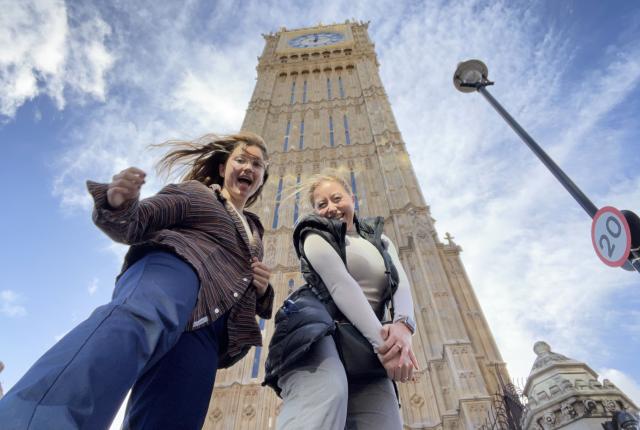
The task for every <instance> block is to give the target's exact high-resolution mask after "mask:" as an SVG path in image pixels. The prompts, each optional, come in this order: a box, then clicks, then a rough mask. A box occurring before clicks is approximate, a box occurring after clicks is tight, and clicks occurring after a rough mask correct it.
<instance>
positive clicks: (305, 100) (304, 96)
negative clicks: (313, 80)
mask: <svg viewBox="0 0 640 430" xmlns="http://www.w3.org/2000/svg"><path fill="white" fill-rule="evenodd" d="M306 102H307V80H306V79H305V80H304V83H303V84H302V103H306Z"/></svg>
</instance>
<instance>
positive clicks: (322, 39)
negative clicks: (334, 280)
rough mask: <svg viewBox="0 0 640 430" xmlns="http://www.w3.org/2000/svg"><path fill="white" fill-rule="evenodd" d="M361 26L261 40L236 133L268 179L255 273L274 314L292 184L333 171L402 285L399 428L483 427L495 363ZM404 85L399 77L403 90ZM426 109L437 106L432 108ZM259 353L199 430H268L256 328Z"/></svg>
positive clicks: (454, 249)
mask: <svg viewBox="0 0 640 430" xmlns="http://www.w3.org/2000/svg"><path fill="white" fill-rule="evenodd" d="M367 27H368V23H363V22H353V21H347V22H345V23H344V24H335V25H328V26H321V25H319V26H316V27H310V28H304V29H297V30H286V29H284V28H282V29H281V30H280V31H278V32H276V33H272V34H268V35H264V38H265V40H266V43H265V47H264V51H263V52H262V55H261V56H260V57H259V61H258V67H257V70H258V77H257V82H256V86H255V90H254V92H253V95H252V97H251V101H250V103H249V107H248V109H247V114H246V117H245V120H244V123H243V129H245V130H250V131H254V132H256V133H258V134H260V135H262V136H263V137H264V138H265V140H266V142H267V144H268V146H269V151H270V175H271V177H270V179H269V183H268V184H267V185H266V186H265V189H264V192H263V195H262V198H261V200H260V201H259V202H258V203H257V204H256V206H254V207H253V208H252V210H253V211H255V212H256V213H257V214H258V215H260V217H261V218H262V220H263V224H264V225H265V228H266V233H265V237H264V244H265V261H266V264H268V265H269V266H270V267H272V270H273V272H272V273H273V275H272V284H273V285H274V287H275V290H276V300H275V306H279V305H281V304H282V302H283V300H284V298H285V297H286V296H287V295H288V294H289V292H290V291H292V290H293V289H294V288H296V287H297V286H299V285H301V284H302V277H301V275H300V273H299V271H298V269H299V266H298V260H297V258H296V256H295V252H294V250H293V246H292V241H291V236H292V231H293V225H294V223H295V221H296V220H297V218H298V217H299V216H300V215H301V214H304V213H306V212H308V211H309V210H310V207H309V203H308V202H307V201H306V200H307V199H306V196H299V195H295V194H294V195H290V194H291V191H288V190H294V189H295V185H296V183H298V182H299V181H301V180H304V179H305V178H306V177H308V176H310V175H312V174H314V173H318V172H319V171H321V170H322V169H323V168H326V167H332V168H337V169H339V170H342V171H343V172H344V173H345V176H346V177H347V178H350V181H351V185H352V187H353V190H354V192H355V194H356V197H357V205H356V209H357V211H358V213H359V214H360V215H361V216H369V215H381V216H384V218H385V234H386V235H387V236H389V237H390V238H391V239H392V240H393V241H394V243H395V244H396V247H397V248H398V250H399V253H400V257H401V259H402V263H403V266H404V268H405V271H406V272H407V275H408V276H409V279H410V281H411V285H412V292H413V297H414V303H415V315H416V321H417V325H418V331H417V334H416V335H415V336H414V349H415V352H416V356H417V358H418V361H419V362H420V365H421V367H422V371H421V372H420V373H421V374H420V378H419V380H418V381H417V382H414V383H407V384H400V397H401V403H402V413H403V416H404V422H405V428H411V429H442V430H454V429H474V428H476V427H477V426H478V425H480V424H481V423H482V422H483V421H484V419H485V418H486V416H487V412H488V410H489V408H490V406H491V396H492V394H494V393H496V392H498V391H499V382H498V381H499V378H498V377H497V372H499V373H500V374H501V377H502V380H505V381H508V380H509V378H508V375H507V372H506V368H505V363H504V362H503V361H502V358H501V356H500V352H499V351H498V348H497V346H496V343H495V341H494V339H493V336H492V335H491V332H490V330H489V327H488V325H487V322H486V319H485V317H484V315H483V313H482V310H481V308H480V304H479V303H478V300H477V298H476V295H475V294H474V291H473V288H472V286H471V283H470V281H469V279H468V277H467V275H466V273H465V270H464V268H463V266H462V262H461V260H460V257H459V253H460V251H461V248H460V247H459V246H458V245H456V244H455V243H454V242H453V240H452V238H451V236H450V235H448V234H447V239H446V242H445V243H443V242H441V241H440V239H439V238H438V235H437V233H436V230H435V228H434V222H435V221H434V219H433V218H431V215H430V211H429V206H427V205H426V203H425V200H424V198H423V196H422V193H421V191H420V188H419V186H418V181H417V179H416V176H415V173H414V171H413V168H412V166H411V162H410V160H409V155H408V154H407V151H406V148H405V144H404V142H403V140H402V136H401V134H400V131H399V130H398V126H397V124H396V121H395V119H394V116H393V113H392V111H391V106H390V104H389V99H388V97H387V94H386V93H385V90H384V87H383V85H382V82H381V80H380V75H379V72H378V67H379V63H378V60H377V56H376V53H375V51H374V44H373V42H372V41H371V39H370V38H369V35H368V31H367ZM401 78H402V77H398V79H401ZM434 102H436V101H435V100H434ZM260 325H261V327H262V330H263V336H264V345H265V347H264V348H256V349H255V350H252V351H251V352H250V353H249V354H248V355H247V356H246V358H245V359H243V360H242V361H241V362H239V363H238V364H236V365H235V366H234V367H233V368H231V369H228V370H225V371H221V372H219V374H218V376H217V379H216V387H215V390H214V396H213V399H212V403H211V406H210V409H209V413H208V416H207V420H206V422H205V426H204V428H205V429H207V430H213V429H224V430H229V429H251V430H253V429H269V428H275V422H276V419H277V415H278V412H279V405H280V399H278V398H277V397H276V396H275V394H274V393H273V392H272V391H271V390H270V389H266V388H262V387H261V386H260V383H261V382H262V380H263V376H264V361H265V356H266V351H265V349H266V346H267V345H268V343H269V339H270V337H271V334H272V332H273V321H270V320H268V321H261V322H260Z"/></svg>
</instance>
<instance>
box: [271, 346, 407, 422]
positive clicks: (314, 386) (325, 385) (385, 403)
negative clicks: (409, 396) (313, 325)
mask: <svg viewBox="0 0 640 430" xmlns="http://www.w3.org/2000/svg"><path fill="white" fill-rule="evenodd" d="M278 385H279V386H280V388H281V389H282V393H281V395H282V399H283V404H282V409H281V411H280V415H279V416H278V423H277V428H278V430H344V429H347V430H364V429H367V430H377V429H379V430H401V429H402V418H401V417H400V410H399V408H398V401H397V399H396V394H395V390H394V389H393V384H392V383H391V381H390V380H389V379H387V378H380V379H376V380H373V381H370V382H367V383H358V384H356V383H350V382H349V381H348V380H347V376H346V374H345V372H344V367H343V366H342V362H341V361H340V358H339V356H338V351H337V350H336V346H335V343H334V342H333V339H332V338H331V336H326V337H324V338H323V339H321V340H320V341H318V342H317V343H316V344H314V345H313V346H312V348H311V350H310V351H309V352H308V353H307V354H306V356H305V357H304V359H303V360H301V361H300V363H299V365H298V366H297V367H296V369H294V370H291V371H289V372H287V373H286V374H285V375H283V376H282V377H281V378H280V379H279V381H278Z"/></svg>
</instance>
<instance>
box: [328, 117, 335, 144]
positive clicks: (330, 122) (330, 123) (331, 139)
mask: <svg viewBox="0 0 640 430" xmlns="http://www.w3.org/2000/svg"><path fill="white" fill-rule="evenodd" d="M329 144H330V145H331V146H335V142H334V140H333V117H332V116H330V117H329Z"/></svg>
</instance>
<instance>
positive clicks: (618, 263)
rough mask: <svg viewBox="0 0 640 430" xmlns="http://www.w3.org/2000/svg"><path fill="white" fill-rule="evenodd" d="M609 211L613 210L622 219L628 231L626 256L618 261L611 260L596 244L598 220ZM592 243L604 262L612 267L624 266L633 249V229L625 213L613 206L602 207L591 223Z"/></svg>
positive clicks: (626, 231)
mask: <svg viewBox="0 0 640 430" xmlns="http://www.w3.org/2000/svg"><path fill="white" fill-rule="evenodd" d="M607 212H611V213H613V214H614V215H616V217H617V218H619V219H620V220H621V221H622V227H624V231H625V233H627V244H626V246H625V252H624V256H623V257H621V258H620V259H618V260H616V261H609V260H607V259H606V258H604V257H603V256H602V254H600V250H599V249H598V247H597V246H596V236H595V235H596V222H597V221H598V220H599V219H600V218H601V217H602V216H603V215H604V214H605V213H607ZM591 243H592V244H593V249H595V250H596V254H597V255H598V258H599V259H600V260H602V262H603V263H604V264H606V265H607V266H610V267H622V266H623V265H624V263H625V262H626V261H627V259H628V258H629V252H630V251H631V229H630V228H629V223H628V222H627V219H626V218H625V217H624V214H623V213H622V212H620V211H619V210H618V209H616V208H614V207H613V206H604V207H602V208H600V210H599V211H598V212H596V214H595V215H594V216H593V222H592V223H591Z"/></svg>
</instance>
